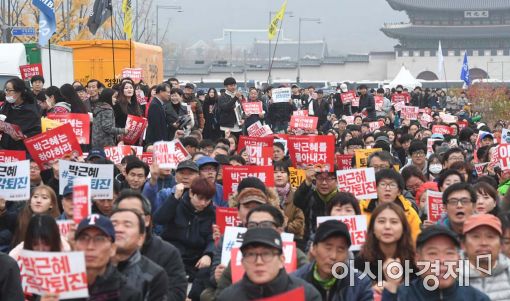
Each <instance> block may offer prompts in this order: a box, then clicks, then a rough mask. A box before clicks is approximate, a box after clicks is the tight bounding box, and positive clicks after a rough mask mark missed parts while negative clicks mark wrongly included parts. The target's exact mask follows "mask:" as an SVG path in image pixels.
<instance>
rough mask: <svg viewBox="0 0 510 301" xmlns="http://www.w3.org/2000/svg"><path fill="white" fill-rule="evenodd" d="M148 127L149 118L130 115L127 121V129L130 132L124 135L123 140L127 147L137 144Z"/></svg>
mask: <svg viewBox="0 0 510 301" xmlns="http://www.w3.org/2000/svg"><path fill="white" fill-rule="evenodd" d="M146 127H147V118H144V117H140V116H134V115H128V117H127V120H126V129H127V130H128V133H127V134H126V135H124V137H123V138H122V140H123V141H124V143H125V144H127V145H133V144H137V143H138V140H140V137H141V136H142V134H143V131H145V128H146Z"/></svg>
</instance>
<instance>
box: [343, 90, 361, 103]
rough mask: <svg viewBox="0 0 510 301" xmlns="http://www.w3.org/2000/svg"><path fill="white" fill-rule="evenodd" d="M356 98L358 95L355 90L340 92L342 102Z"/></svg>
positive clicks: (353, 100)
mask: <svg viewBox="0 0 510 301" xmlns="http://www.w3.org/2000/svg"><path fill="white" fill-rule="evenodd" d="M356 98H358V95H356V92H354V91H349V92H345V93H342V94H340V99H341V100H342V103H343V104H347V103H353V102H356Z"/></svg>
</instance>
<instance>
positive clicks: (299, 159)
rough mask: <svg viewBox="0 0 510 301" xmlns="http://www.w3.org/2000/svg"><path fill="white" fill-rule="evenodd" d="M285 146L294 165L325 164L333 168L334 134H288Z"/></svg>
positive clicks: (330, 168) (329, 168)
mask: <svg viewBox="0 0 510 301" xmlns="http://www.w3.org/2000/svg"><path fill="white" fill-rule="evenodd" d="M287 148H288V149H289V156H290V158H291V160H292V164H293V165H294V167H298V168H300V167H302V166H303V165H306V166H308V165H326V166H327V168H328V170H331V171H332V170H333V168H334V164H335V136H331V135H310V136H289V138H288V144H287Z"/></svg>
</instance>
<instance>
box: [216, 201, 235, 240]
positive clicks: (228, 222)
mask: <svg viewBox="0 0 510 301" xmlns="http://www.w3.org/2000/svg"><path fill="white" fill-rule="evenodd" d="M240 224H241V220H240V219H239V211H238V210H237V208H222V207H217V208H216V225H218V228H219V229H220V233H221V234H222V235H223V234H224V233H225V228H226V227H238V226H239V225H240Z"/></svg>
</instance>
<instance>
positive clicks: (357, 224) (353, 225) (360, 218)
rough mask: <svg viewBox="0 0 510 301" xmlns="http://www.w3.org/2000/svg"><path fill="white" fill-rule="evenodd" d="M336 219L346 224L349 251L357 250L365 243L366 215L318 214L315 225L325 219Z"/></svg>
mask: <svg viewBox="0 0 510 301" xmlns="http://www.w3.org/2000/svg"><path fill="white" fill-rule="evenodd" d="M329 220H337V221H341V222H343V223H344V224H345V225H347V228H348V229H349V233H350V234H351V247H350V248H349V250H351V251H359V250H360V249H361V246H363V244H365V240H366V237H367V217H366V216H365V215H346V216H318V217H317V227H319V225H320V224H322V223H323V222H325V221H329Z"/></svg>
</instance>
